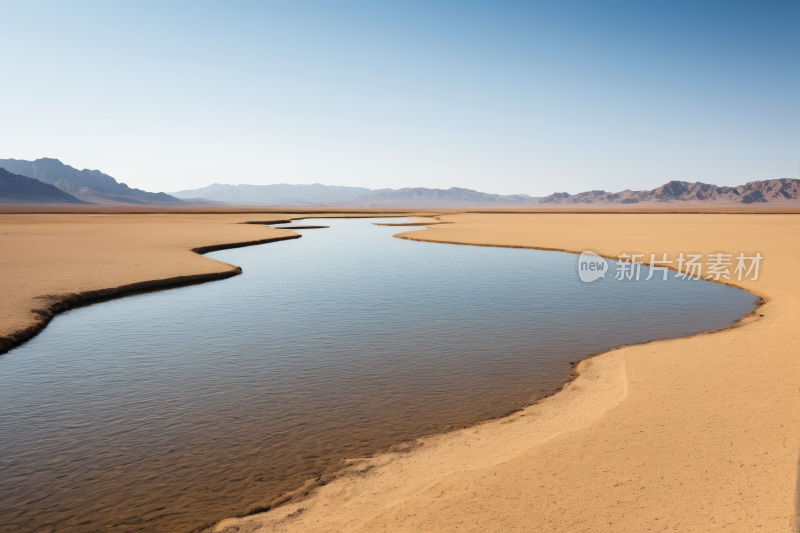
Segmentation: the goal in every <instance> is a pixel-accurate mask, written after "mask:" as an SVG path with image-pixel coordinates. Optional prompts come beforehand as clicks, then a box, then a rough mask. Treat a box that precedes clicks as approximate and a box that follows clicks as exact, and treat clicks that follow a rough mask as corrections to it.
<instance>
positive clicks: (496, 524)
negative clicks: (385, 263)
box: [0, 208, 800, 532]
mask: <svg viewBox="0 0 800 533" xmlns="http://www.w3.org/2000/svg"><path fill="white" fill-rule="evenodd" d="M694 211H697V212H684V213H680V212H672V213H668V212H656V211H652V212H643V211H638V212H637V211H633V210H631V211H628V212H618V213H614V212H602V213H591V212H578V211H576V210H571V211H570V210H566V211H564V212H550V213H547V212H530V213H499V212H496V213H467V212H453V211H445V210H443V211H434V212H428V213H411V214H418V215H422V214H429V215H436V216H437V218H438V219H439V220H440V221H441V222H450V223H449V224H441V225H434V226H430V227H429V228H425V229H419V230H415V231H409V232H405V233H402V234H400V235H398V236H399V237H401V238H406V239H412V240H422V241H434V242H444V243H454V244H463V245H480V246H511V247H525V248H541V249H552V250H563V251H568V252H581V251H583V250H586V249H590V250H594V251H596V252H598V253H600V254H601V255H605V256H608V257H616V256H617V255H618V254H619V253H621V252H628V253H631V252H636V253H644V254H647V257H649V254H650V253H657V254H661V253H663V252H667V253H668V254H669V255H670V258H671V259H674V258H675V256H676V255H677V254H678V253H679V252H697V253H702V254H704V255H705V254H707V253H716V252H719V251H724V252H726V253H734V254H735V253H738V252H745V253H748V254H754V253H755V252H759V253H760V254H761V255H762V256H763V257H764V260H763V262H762V265H761V272H760V276H759V279H758V280H757V281H741V282H739V281H736V280H735V279H734V280H732V281H731V282H730V283H731V284H733V285H736V286H738V287H740V288H743V289H745V290H748V291H750V292H752V293H753V294H754V295H757V296H759V297H761V298H763V299H764V304H763V305H762V306H761V307H760V308H759V309H758V310H757V312H756V313H755V314H753V315H752V316H749V317H746V318H745V319H744V320H743V321H742V322H741V323H740V324H738V325H736V326H734V327H731V328H727V329H725V330H721V331H718V332H711V333H706V334H700V335H696V336H693V337H689V338H682V339H671V340H662V341H656V342H652V343H649V344H644V345H637V346H626V347H622V348H619V349H616V350H612V351H610V352H607V353H604V354H601V355H598V356H596V357H593V358H590V359H586V360H584V361H582V362H581V363H580V364H579V365H578V367H577V371H578V373H579V375H578V377H577V378H576V379H574V380H573V381H571V382H570V383H569V384H567V385H566V386H565V387H564V389H563V390H562V391H561V392H559V393H557V394H556V395H554V396H551V397H550V398H547V399H546V400H544V401H542V402H540V403H538V404H535V405H532V406H530V407H528V408H526V409H525V410H523V411H520V412H517V413H515V414H513V415H511V416H509V417H507V418H505V419H501V420H495V421H490V422H486V423H482V424H478V425H475V426H473V427H471V428H467V429H463V430H458V431H454V432H450V433H446V434H442V435H437V436H432V437H427V438H424V439H421V440H420V441H418V442H416V443H407V444H406V445H405V446H402V447H400V448H399V449H398V451H395V452H392V453H388V454H384V455H381V456H378V457H374V458H366V459H364V458H357V459H356V460H354V461H353V464H352V465H351V466H350V467H348V468H346V469H344V470H342V471H340V473H339V476H338V477H337V478H336V479H334V480H332V481H330V482H328V483H327V484H325V485H324V486H323V485H321V484H319V483H316V482H314V481H313V480H312V481H310V483H309V484H308V487H307V488H308V489H311V490H308V491H301V492H300V493H299V494H298V496H300V497H296V498H294V499H293V500H291V501H289V502H288V503H286V504H285V505H282V506H280V507H276V508H274V509H272V510H270V511H269V512H267V513H263V514H258V515H253V516H249V517H245V518H238V519H229V520H225V521H223V522H221V523H220V524H218V525H217V526H215V527H214V528H213V530H214V531H217V532H229V531H230V532H232V531H241V532H244V531H456V530H460V531H464V530H469V531H522V530H524V531H532V530H535V531H647V530H670V531H672V530H676V531H716V530H723V529H724V530H726V531H791V530H792V527H793V526H794V527H795V528H796V527H797V523H796V520H797V476H798V451H800V435H799V434H798V430H797V428H798V422H800V389H799V388H798V387H800V361H799V360H798V355H800V333H799V332H798V329H797V323H798V320H800V284H799V283H798V281H797V280H798V276H800V268H798V264H799V263H800V218H799V217H798V214H794V213H792V211H796V210H794V209H788V208H787V209H782V210H781V211H783V212H781V213H771V214H768V212H767V211H766V210H763V211H761V212H760V213H759V214H752V213H741V212H737V209H736V208H730V209H723V208H718V209H716V210H709V211H707V212H699V211H700V210H694ZM714 211H716V212H714ZM720 211H727V212H720ZM375 214H376V213H363V212H362V213H352V214H348V213H336V214H335V216H369V215H372V216H374V215H375ZM392 214H398V215H399V214H402V213H401V212H393V213H392ZM323 215H324V216H331V215H330V214H325V213H313V214H301V213H288V214H287V213H274V212H270V213H264V212H260V213H259V212H238V213H237V212H227V213H203V212H194V213H157V212H151V213H131V212H129V213H125V212H121V211H109V212H83V213H81V212H68V213H33V212H29V213H21V212H17V213H13V212H7V213H5V214H2V215H0V247H1V248H2V249H3V250H7V251H13V253H6V254H3V257H2V262H0V273H1V274H2V280H3V283H2V294H3V298H2V300H1V303H0V317H2V324H3V326H2V331H0V337H2V341H3V343H4V345H3V346H2V347H0V348H3V349H7V348H8V347H10V346H13V345H15V344H17V343H19V342H21V341H24V340H25V338H28V337H29V336H30V335H32V334H34V333H35V332H36V331H37V330H38V329H40V328H41V327H42V326H43V325H44V324H45V323H46V321H47V320H48V318H49V316H50V315H51V314H52V312H54V311H57V310H58V309H60V308H61V307H64V306H68V305H74V304H79V303H81V302H82V301H85V300H91V299H96V298H102V297H113V296H118V295H121V294H124V293H125V292H127V291H130V290H141V289H153V288H159V287H168V286H172V285H175V284H180V283H189V282H193V281H204V280H211V279H214V278H222V277H227V276H231V275H235V274H236V273H238V271H239V270H238V267H236V266H235V265H228V264H225V263H220V262H218V261H214V260H211V259H208V258H204V257H202V256H200V255H198V254H197V253H194V252H193V251H192V250H196V251H203V250H210V249H215V248H223V247H229V246H231V245H246V244H256V243H260V242H268V241H270V240H275V239H281V238H293V237H295V235H296V234H294V233H292V232H288V231H286V230H278V229H273V228H268V227H266V226H264V225H263V224H248V223H247V222H264V221H271V220H288V219H289V218H308V217H313V216H323ZM384 216H385V215H384ZM653 305H658V302H653ZM312 487H313V488H312ZM306 492H307V494H305V493H306Z"/></svg>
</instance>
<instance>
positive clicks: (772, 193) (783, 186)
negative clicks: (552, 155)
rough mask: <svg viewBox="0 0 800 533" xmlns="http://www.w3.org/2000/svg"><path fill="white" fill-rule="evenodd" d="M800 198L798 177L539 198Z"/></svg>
mask: <svg viewBox="0 0 800 533" xmlns="http://www.w3.org/2000/svg"><path fill="white" fill-rule="evenodd" d="M797 200H800V180H799V179H780V180H765V181H751V182H750V183H746V184H745V185H739V186H738V187H718V186H716V185H709V184H707V183H690V182H688V181H670V182H669V183H666V184H664V185H662V186H661V187H658V188H656V189H652V190H649V191H631V190H625V191H622V192H617V193H610V192H606V191H587V192H582V193H579V194H568V193H565V192H558V193H554V194H551V195H550V196H545V197H544V198H541V199H540V203H542V204H636V203H640V202H667V203H669V202H693V203H743V204H751V203H764V202H787V201H797Z"/></svg>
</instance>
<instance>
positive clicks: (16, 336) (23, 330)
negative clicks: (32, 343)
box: [0, 212, 424, 356]
mask: <svg viewBox="0 0 800 533" xmlns="http://www.w3.org/2000/svg"><path fill="white" fill-rule="evenodd" d="M115 214H116V215H119V216H124V215H128V216H130V215H133V216H136V215H141V214H140V213H133V214H132V213H128V212H117V213H115ZM148 214H150V215H157V214H160V213H148ZM247 214H250V213H247ZM256 214H259V215H261V214H263V212H257V213H256ZM315 214H321V215H322V216H311V217H309V216H301V217H291V216H287V217H284V218H283V219H281V220H268V221H258V220H247V221H243V222H233V223H232V224H233V225H236V224H248V225H255V226H271V225H273V224H286V223H291V222H293V221H295V220H306V219H315V218H375V217H379V218H384V217H386V218H400V217H407V216H416V215H412V214H410V213H409V214H398V213H388V214H386V215H382V214H380V213H374V214H373V213H364V214H353V213H315ZM0 215H4V216H5V217H9V216H14V215H15V214H12V213H0ZM22 215H23V216H31V214H30V213H22ZM47 215H48V216H53V214H50V213H47ZM60 215H62V216H64V214H63V213H60ZM69 215H73V216H75V214H71V213H70V214H67V216H69ZM77 215H78V216H80V215H84V216H85V215H86V214H85V213H80V214H77ZM422 216H424V215H422ZM3 222H5V220H3V218H0V226H1V225H2V224H3ZM267 229H268V230H269V231H274V230H279V231H282V232H285V231H291V229H292V228H272V227H270V228H267ZM298 229H304V228H298ZM300 237H302V235H300V234H298V233H295V234H293V235H281V236H274V237H267V238H260V239H254V240H248V241H232V242H226V243H221V244H211V245H201V246H196V247H192V248H188V249H187V250H186V251H190V252H194V253H195V254H198V255H199V256H203V255H204V254H207V253H210V252H215V251H219V250H228V249H232V248H241V247H245V246H257V245H260V244H268V243H271V242H277V241H283V240H289V239H299V238H300ZM214 261H215V262H216V263H218V264H220V265H225V266H226V267H228V268H226V269H225V270H221V271H213V272H207V273H202V274H184V275H177V276H171V277H168V278H156V279H148V280H142V281H135V282H132V283H124V284H121V285H117V286H112V287H101V288H92V289H90V290H84V291H76V292H58V293H55V292H51V293H50V294H39V295H35V296H32V297H30V298H29V299H31V300H34V301H35V303H36V304H39V305H34V306H32V307H31V308H30V311H29V313H30V314H33V315H34V316H35V317H36V318H35V319H34V320H32V321H29V322H31V323H29V324H27V325H25V326H24V327H20V328H16V329H14V328H12V329H11V330H10V331H8V330H7V331H0V356H2V355H4V354H6V353H8V352H9V351H11V350H13V349H14V348H16V347H18V346H20V345H22V344H24V343H25V342H27V341H29V340H31V339H32V338H34V337H36V335H38V334H39V333H40V332H41V331H42V330H43V329H44V328H45V327H47V325H48V324H49V323H50V321H52V320H53V318H55V316H56V315H58V314H59V313H63V312H66V311H69V310H70V309H75V308H77V307H83V306H86V305H91V304H93V303H100V302H103V301H108V300H111V299H115V298H123V297H125V296H130V295H133V294H139V293H143V292H150V291H156V290H166V289H171V288H177V287H183V286H187V285H194V284H198V283H206V282H210V281H217V280H222V279H227V278H230V277H233V276H236V275H238V274H241V273H242V269H241V267H238V266H236V265H230V264H228V263H223V262H222V261H216V260H214ZM41 304H44V305H41Z"/></svg>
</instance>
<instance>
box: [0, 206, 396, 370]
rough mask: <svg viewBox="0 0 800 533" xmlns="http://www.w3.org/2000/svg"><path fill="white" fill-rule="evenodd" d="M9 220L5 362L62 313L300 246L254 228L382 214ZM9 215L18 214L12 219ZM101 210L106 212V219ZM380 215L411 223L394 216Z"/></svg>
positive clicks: (1, 261) (1, 301)
mask: <svg viewBox="0 0 800 533" xmlns="http://www.w3.org/2000/svg"><path fill="white" fill-rule="evenodd" d="M11 208H16V209H17V210H19V209H21V208H24V209H26V210H29V211H33V210H35V209H36V207H33V206H20V207H17V206H10V207H9V206H6V207H5V208H4V209H3V211H4V213H3V214H0V249H1V250H4V251H6V253H5V254H3V255H2V258H0V279H2V280H3V283H2V284H0V296H2V297H0V354H2V353H4V352H6V351H8V350H10V349H11V348H13V347H15V346H18V345H19V344H21V343H23V342H25V341H26V340H28V339H30V338H31V337H33V336H34V335H36V334H37V333H38V332H39V331H41V330H42V328H44V327H45V326H46V325H47V323H48V322H49V321H50V320H51V319H52V317H53V316H54V314H56V313H58V312H60V311H64V310H66V309H69V308H71V307H75V306H78V305H85V304H87V303H91V302H93V301H98V300H102V299H108V298H113V297H118V296H124V295H126V294H130V293H132V292H137V291H145V290H157V289H163V288H169V287H175V286H179V285H186V284H191V283H200V282H204V281H212V280H215V279H224V278H227V277H230V276H235V275H237V274H238V273H240V272H241V269H240V268H239V267H238V266H235V265H229V264H227V263H222V262H220V261H215V260H213V259H209V258H205V257H203V256H201V255H199V254H203V253H207V252H210V251H213V250H221V249H225V248H234V247H237V246H249V245H253V244H261V243H266V242H272V241H276V240H283V239H291V238H298V237H299V236H300V235H299V234H298V233H295V232H293V231H290V230H280V229H274V228H270V227H267V226H265V225H262V224H251V223H252V222H260V221H272V220H282V219H283V220H289V219H299V218H319V217H328V218H330V217H341V216H376V214H377V212H376V213H341V212H338V213H333V214H330V213H315V214H287V213H273V212H270V213H257V212H249V213H233V214H205V213H203V214H198V213H190V214H184V213H177V214H176V213H158V212H153V213H148V214H141V213H133V214H131V213H127V212H126V211H125V210H118V209H115V208H109V207H106V208H102V209H101V208H95V210H96V211H98V212H89V213H59V212H55V213H48V212H47V211H52V210H53V208H51V207H49V206H45V207H44V208H43V210H44V211H45V212H44V213H15V212H14V211H15V210H14V209H11ZM9 211H10V212H9ZM100 211H102V212H100ZM380 216H403V214H402V213H397V212H390V213H384V214H381V215H380Z"/></svg>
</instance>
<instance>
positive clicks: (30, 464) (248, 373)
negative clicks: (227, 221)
mask: <svg viewBox="0 0 800 533" xmlns="http://www.w3.org/2000/svg"><path fill="white" fill-rule="evenodd" d="M372 221H373V220H363V219H361V220H359V219H348V220H342V219H333V220H327V221H325V222H322V221H320V223H321V224H324V225H330V226H331V227H330V229H313V230H301V233H302V234H303V237H302V238H301V239H296V240H290V241H283V242H276V243H271V244H266V245H261V246H254V247H248V248H236V249H232V250H226V251H220V252H214V253H211V254H208V257H212V258H215V259H219V260H221V261H225V262H227V263H232V264H235V265H239V266H241V267H242V268H243V269H244V274H243V275H241V276H237V277H234V278H231V279H227V280H224V281H216V282H212V283H206V284H202V285H194V286H189V287H184V288H180V289H173V290H168V291H161V292H153V293H148V294H141V295H137V296H132V297H128V298H124V299H119V300H113V301H109V302H104V303H100V304H97V305H93V306H89V307H84V308H80V309H75V310H72V311H70V312H67V313H65V314H63V315H61V316H59V317H57V318H56V319H55V320H53V322H52V323H51V324H50V325H49V326H48V327H47V328H46V329H45V330H44V331H43V332H42V333H41V334H40V335H39V336H37V337H36V338H34V339H33V340H31V341H30V342H28V343H27V344H25V345H23V346H21V347H19V348H17V349H15V350H12V351H11V352H9V353H8V354H6V355H3V356H0V531H4V532H11V531H14V532H32V531H61V532H78V531H98V530H101V529H102V530H106V531H191V530H193V529H196V528H199V527H202V526H203V525H207V524H209V523H212V522H214V521H216V520H219V519H221V518H225V517H228V516H233V515H236V514H239V513H242V512H245V511H247V510H248V509H250V508H251V507H254V506H258V505H264V504H265V503H267V502H269V501H271V500H272V499H273V498H275V497H276V496H278V495H279V494H280V493H282V492H284V491H286V490H290V489H293V488H296V487H297V486H299V485H301V484H302V482H303V481H304V480H306V479H308V478H310V477H315V476H319V475H322V474H323V473H324V472H326V471H330V470H331V469H333V468H336V467H337V466H338V465H339V464H340V462H341V459H342V458H343V457H358V456H364V455H367V454H371V453H374V452H375V451H378V450H381V449H384V448H385V447H386V446H389V445H391V444H395V443H398V442H401V441H404V440H408V439H413V438H415V437H418V436H421V435H424V434H429V433H432V432H436V431H441V430H442V429H446V428H449V427H453V426H460V425H465V424H470V423H473V422H475V421H478V420H481V419H486V418H490V417H496V416H501V415H503V414H506V413H508V412H509V411H512V410H514V409H517V408H520V407H522V406H524V405H525V404H527V403H528V402H529V401H530V400H531V399H532V398H536V397H539V396H541V395H544V394H548V393H550V392H551V391H553V390H555V389H556V388H558V387H559V386H560V385H561V384H562V383H563V381H564V379H565V378H566V377H567V376H568V374H569V372H570V368H571V367H570V365H569V361H575V360H578V359H580V358H581V357H583V356H585V355H586V354H589V353H592V352H596V351H599V350H605V349H609V348H612V347H614V346H618V345H621V344H630V343H638V342H643V341H647V340H651V339H656V338H663V337H672V336H683V335H688V334H691V333H697V332H701V331H705V330H710V329H716V328H719V327H724V326H727V325H729V324H731V323H732V322H734V321H735V320H737V319H739V318H741V316H742V315H743V314H745V313H747V312H748V311H750V310H751V309H752V308H753V304H754V298H753V296H752V295H750V294H748V293H746V292H743V291H740V290H737V289H733V288H730V287H725V286H721V285H714V284H711V283H705V282H681V281H679V280H671V281H669V282H666V283H665V282H662V281H658V280H657V279H655V278H654V279H653V280H651V281H649V282H644V281H640V282H617V281H614V280H611V279H606V280H600V281H598V282H595V283H592V284H585V283H582V282H580V281H579V279H578V276H577V274H576V256H574V255H570V254H565V253H558V252H544V251H537V250H523V249H507V248H487V247H470V246H456V245H446V244H434V243H420V242H413V241H407V240H401V239H394V238H392V237H391V236H392V235H393V234H394V233H397V232H398V231H401V230H402V228H391V227H379V226H374V225H371V224H370V222H372ZM393 221H394V222H396V221H397V220H396V219H394V220H393ZM296 224H297V225H307V224H308V222H303V221H298V222H297V223H296ZM612 269H613V265H612ZM644 274H645V275H646V270H645V273H644Z"/></svg>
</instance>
